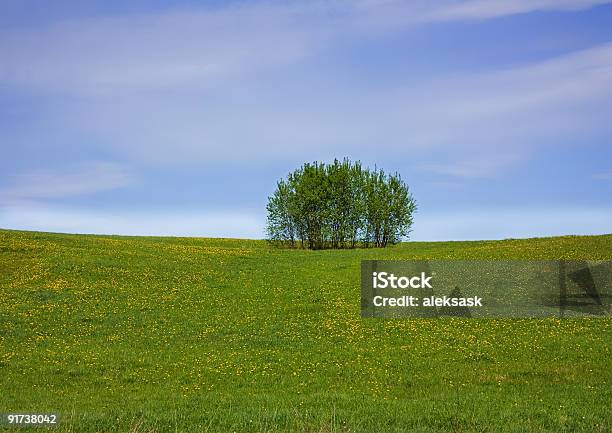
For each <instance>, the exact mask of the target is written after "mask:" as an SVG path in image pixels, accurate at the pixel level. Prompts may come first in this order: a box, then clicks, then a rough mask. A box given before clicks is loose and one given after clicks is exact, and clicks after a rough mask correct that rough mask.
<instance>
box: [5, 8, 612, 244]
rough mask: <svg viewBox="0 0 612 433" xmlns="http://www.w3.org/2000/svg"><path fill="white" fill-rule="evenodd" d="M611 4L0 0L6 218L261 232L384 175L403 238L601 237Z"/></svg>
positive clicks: (608, 147) (201, 232) (32, 225)
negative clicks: (404, 198)
mask: <svg viewBox="0 0 612 433" xmlns="http://www.w3.org/2000/svg"><path fill="white" fill-rule="evenodd" d="M611 119H612V1H610V2H609V1H603V0H602V1H597V0H529V1H527V0H486V1H485V0H468V1H438V2H430V1H395V0H352V1H350V0H336V1H328V2H324V1H311V2H305V1H293V2H292V1H265V2H264V1H249V2H240V1H234V2H222V1H211V2H195V1H194V2H175V1H162V0H156V1H144V0H143V1H132V2H124V1H99V2H96V1H92V2H77V1H66V0H59V1H54V2H44V1H33V0H8V1H7V0H3V1H2V2H0V150H1V154H2V158H0V227H3V228H15V229H31V230H45V231H61V232H80V233H118V234H154V235H186V236H224V237H251V238H261V237H263V236H264V231H263V230H264V226H265V204H266V201H267V196H268V195H270V194H271V193H272V191H273V189H274V186H275V182H276V180H278V179H279V178H281V177H283V176H285V175H286V174H287V173H288V172H289V171H291V170H292V169H294V168H296V167H297V166H299V165H301V164H302V163H303V162H305V161H313V160H324V161H329V160H333V158H335V157H337V158H342V157H345V156H346V157H349V158H351V159H353V160H361V161H362V162H363V163H365V164H366V165H370V166H373V165H374V164H376V165H378V166H379V167H383V168H385V169H387V170H388V171H398V172H400V173H401V174H402V177H403V178H404V180H405V181H406V182H407V183H408V184H409V185H410V187H411V189H412V192H413V194H414V196H415V198H416V199H417V202H418V203H419V211H418V213H417V215H416V218H415V224H414V227H413V233H412V239H415V240H446V239H492V238H508V237H530V236H545V235H560V234H591V233H610V232H612V200H611V198H612V139H611V137H612V120H611Z"/></svg>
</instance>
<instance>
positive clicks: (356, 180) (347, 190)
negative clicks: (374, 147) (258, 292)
mask: <svg viewBox="0 0 612 433" xmlns="http://www.w3.org/2000/svg"><path fill="white" fill-rule="evenodd" d="M267 210H268V225H267V232H268V238H269V240H270V241H275V242H282V243H288V244H289V245H291V246H297V245H298V243H299V245H300V246H302V247H307V248H311V249H322V248H354V247H356V246H359V245H362V246H366V247H368V246H375V247H385V246H387V245H391V244H395V243H397V242H399V241H401V240H402V239H404V238H406V237H407V236H408V234H409V233H410V227H411V226H412V222H413V214H414V212H415V211H416V203H415V201H414V199H413V198H412V196H411V195H410V193H409V190H408V186H407V185H406V184H405V183H404V182H403V181H402V179H401V177H400V176H399V174H394V175H387V174H385V172H384V171H383V170H380V169H375V170H373V171H372V170H369V169H367V168H362V166H361V163H359V162H355V163H353V162H350V161H349V160H348V159H345V160H343V161H342V162H340V161H338V160H334V162H333V163H332V164H324V163H321V162H314V163H306V164H304V165H303V166H302V167H300V168H298V169H297V170H295V171H294V172H293V173H290V174H289V176H288V177H287V179H283V180H281V181H279V182H278V184H277V186H276V190H275V191H274V194H272V196H270V197H269V198H268V206H267Z"/></svg>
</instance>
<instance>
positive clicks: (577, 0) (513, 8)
mask: <svg viewBox="0 0 612 433" xmlns="http://www.w3.org/2000/svg"><path fill="white" fill-rule="evenodd" d="M608 3H611V1H610V0H468V1H455V2H450V3H446V4H443V5H441V6H439V7H437V8H436V7H434V8H433V10H432V11H431V12H429V13H427V14H425V15H424V17H423V19H425V20H432V21H451V20H452V21H454V20H483V19H489V18H497V17H501V16H506V15H516V14H524V13H529V12H540V11H574V10H580V9H588V8H591V7H593V6H597V5H602V4H608Z"/></svg>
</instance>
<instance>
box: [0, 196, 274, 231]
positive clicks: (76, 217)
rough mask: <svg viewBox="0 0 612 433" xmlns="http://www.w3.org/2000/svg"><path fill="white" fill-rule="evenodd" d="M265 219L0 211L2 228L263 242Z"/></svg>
mask: <svg viewBox="0 0 612 433" xmlns="http://www.w3.org/2000/svg"><path fill="white" fill-rule="evenodd" d="M263 221H264V218H263V217H262V215H258V214H255V213H253V212H252V211H250V210H244V211H236V210H231V211H223V210H217V211H205V210H203V211H199V212H195V211H191V212H168V211H166V212H147V211H144V210H142V211H138V212H133V211H132V212H129V211H125V212H122V211H115V212H105V211H91V210H87V209H80V208H64V207H53V206H42V205H40V204H20V205H17V206H10V207H7V208H0V227H2V228H8V229H15V230H38V231H51V232H61V233H92V234H120V235H134V236H156V235H159V236H201V237H236V238H251V239H262V238H263V237H264V236H265V233H264V225H263Z"/></svg>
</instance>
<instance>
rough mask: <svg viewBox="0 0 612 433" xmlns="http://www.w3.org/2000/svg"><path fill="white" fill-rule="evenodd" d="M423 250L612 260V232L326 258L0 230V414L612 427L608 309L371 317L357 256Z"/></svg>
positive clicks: (346, 424)
mask: <svg viewBox="0 0 612 433" xmlns="http://www.w3.org/2000/svg"><path fill="white" fill-rule="evenodd" d="M412 258H431V259H433V258H438V259H439V258H450V259H459V258H461V259H476V258H478V259H482V258H517V259H524V258H551V259H557V258H567V259H612V235H605V236H591V237H586V236H585V237H561V238H547V239H530V240H507V241H483V242H436V243H420V242H410V243H405V244H401V245H398V246H395V247H391V248H387V249H384V250H382V249H369V250H345V251H316V252H314V251H305V250H279V249H274V248H271V247H269V246H268V245H267V244H266V243H265V242H262V241H248V240H232V239H195V238H153V237H117V236H84V235H61V234H47V233H32V232H17V231H1V230H0V292H1V294H2V296H1V298H0V413H1V412H4V413H7V412H58V413H60V414H61V419H60V425H59V426H58V427H55V428H54V429H53V431H57V432H60V431H62V432H63V431H71V432H106V431H131V432H176V431H178V432H200V431H210V432H223V431H226V432H234V431H236V432H276V431H306V432H336V431H337V432H408V431H414V432H446V431H461V432H489V431H491V432H493V431H495V432H497V431H501V432H562V431H567V432H606V431H612V415H611V414H612V319H610V318H588V319H572V320H570V319H567V320H558V319H460V318H440V319H413V320H408V319H404V320H384V319H362V318H361V317H360V310H359V306H360V288H359V278H360V272H359V267H360V261H361V260H362V259H412ZM0 428H1V427H0ZM6 429H7V430H10V431H16V429H15V428H14V427H11V428H6ZM44 430H45V429H43V428H38V430H37V431H44Z"/></svg>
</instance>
